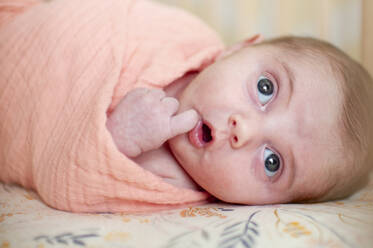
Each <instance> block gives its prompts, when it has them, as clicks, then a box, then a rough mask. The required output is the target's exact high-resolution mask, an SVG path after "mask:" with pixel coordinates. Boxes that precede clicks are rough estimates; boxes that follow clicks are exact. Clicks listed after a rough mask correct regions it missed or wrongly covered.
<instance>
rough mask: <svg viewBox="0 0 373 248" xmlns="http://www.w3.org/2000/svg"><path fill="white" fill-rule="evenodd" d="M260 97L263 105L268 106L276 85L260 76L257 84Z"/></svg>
mask: <svg viewBox="0 0 373 248" xmlns="http://www.w3.org/2000/svg"><path fill="white" fill-rule="evenodd" d="M257 88H258V97H259V101H260V103H261V104H262V105H264V104H266V103H267V102H268V101H269V100H271V98H272V97H273V91H274V85H273V83H272V81H271V80H269V79H268V78H266V77H264V76H260V77H259V79H258V83H257Z"/></svg>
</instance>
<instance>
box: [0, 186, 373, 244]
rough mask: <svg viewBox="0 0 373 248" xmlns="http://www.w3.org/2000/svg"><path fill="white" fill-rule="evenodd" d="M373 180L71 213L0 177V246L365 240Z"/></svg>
mask: <svg viewBox="0 0 373 248" xmlns="http://www.w3.org/2000/svg"><path fill="white" fill-rule="evenodd" d="M372 233H373V187H372V185H371V186H369V187H368V188H367V189H365V190H364V191H362V192H360V193H359V194H357V195H355V196H353V197H352V198H351V199H346V200H343V201H335V202H326V203H318V204H281V205H268V206H243V205H230V204H225V203H214V204H208V205H203V206H193V207H186V208H183V209H174V210H168V211H162V212H158V213H149V214H123V213H116V214H111V213H101V214H73V213H67V212H62V211H57V210H54V209H51V208H49V207H47V206H46V205H44V204H43V203H42V202H41V201H40V199H39V197H38V196H37V194H35V193H34V192H32V191H28V190H25V189H22V188H20V187H18V186H9V185H4V184H0V248H12V247H16V248H22V247H35V248H47V247H53V248H54V247H55V248H59V247H88V248H98V247H110V248H112V247H121V248H123V247H124V248H125V247H128V248H136V247H161V248H180V247H218V248H228V247H231V248H241V247H244V248H248V247H250V248H251V247H335V248H339V247H373V237H372V235H371V234H372Z"/></svg>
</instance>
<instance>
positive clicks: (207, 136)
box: [188, 120, 213, 148]
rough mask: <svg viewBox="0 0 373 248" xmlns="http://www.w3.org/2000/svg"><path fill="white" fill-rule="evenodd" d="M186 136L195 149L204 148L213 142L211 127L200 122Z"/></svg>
mask: <svg viewBox="0 0 373 248" xmlns="http://www.w3.org/2000/svg"><path fill="white" fill-rule="evenodd" d="M188 136H189V141H190V143H191V144H192V145H193V146H195V147H197V148H201V147H204V146H206V145H207V144H209V143H210V142H211V141H212V140H213V135H212V129H211V125H210V124H208V123H207V122H205V121H203V120H200V121H198V123H197V125H196V126H195V127H194V128H193V129H192V130H191V131H190V132H189V134H188Z"/></svg>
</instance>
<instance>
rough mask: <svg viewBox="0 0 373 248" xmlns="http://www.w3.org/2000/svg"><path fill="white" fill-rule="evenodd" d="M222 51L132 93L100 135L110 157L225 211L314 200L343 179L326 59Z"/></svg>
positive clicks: (265, 50) (333, 87) (337, 107)
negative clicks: (201, 192)
mask: <svg viewBox="0 0 373 248" xmlns="http://www.w3.org/2000/svg"><path fill="white" fill-rule="evenodd" d="M255 42H257V39H256V38H254V39H251V40H248V41H247V42H244V43H241V44H240V45H237V46H234V47H232V48H231V49H230V50H227V52H226V53H225V54H224V55H222V56H221V58H219V59H218V60H217V61H216V62H215V63H214V64H212V65H210V66H209V67H207V68H206V69H205V70H203V71H202V72H200V73H198V74H197V73H190V74H188V75H186V76H185V77H183V78H181V79H180V80H178V81H176V82H174V83H172V84H171V85H170V86H169V87H167V88H165V89H164V90H159V89H135V90H133V91H131V92H129V93H128V94H127V95H126V96H125V97H124V98H123V99H122V101H121V102H120V104H119V105H118V106H117V107H116V109H115V110H114V111H113V112H112V113H111V115H110V116H109V118H108V122H107V127H108V129H109V131H110V132H111V134H112V136H113V139H114V141H115V143H116V145H117V146H118V149H119V150H120V151H121V152H123V153H124V154H125V155H127V156H129V157H131V158H133V159H134V160H135V161H136V162H138V163H139V164H140V165H141V166H143V167H144V168H145V169H147V170H149V171H151V172H153V173H154V174H156V175H159V176H161V177H162V178H164V180H166V181H168V182H169V183H172V184H174V185H176V186H179V187H186V188H194V189H197V188H198V187H199V186H200V187H202V188H203V189H205V190H206V191H208V192H209V193H211V194H212V195H214V196H215V197H217V198H219V199H221V200H223V201H227V202H232V203H243V204H269V203H283V202H290V201H293V200H296V199H299V198H301V196H302V195H303V196H304V195H307V196H310V197H311V198H312V197H317V196H320V195H323V194H324V193H326V192H328V191H329V190H330V189H331V188H332V187H333V186H334V184H335V181H336V180H338V178H336V176H335V175H337V174H335V173H333V172H334V170H342V169H343V170H348V169H349V167H348V166H347V165H348V163H349V161H347V160H346V159H344V156H343V153H342V148H341V147H342V143H341V142H342V141H341V135H340V128H339V124H338V116H339V114H340V111H341V105H342V99H343V98H342V94H341V92H340V91H339V90H338V87H337V83H338V82H337V80H339V79H338V78H337V77H336V76H335V74H334V73H333V72H332V69H331V67H330V65H329V63H328V62H327V61H326V59H323V58H317V59H315V60H314V61H311V59H310V58H309V57H307V58H306V56H305V57H302V56H299V57H296V58H295V57H292V56H291V55H288V54H286V53H285V52H284V51H282V50H281V49H280V48H277V47H275V46H268V45H263V46H260V45H259V46H249V45H250V44H252V43H255Z"/></svg>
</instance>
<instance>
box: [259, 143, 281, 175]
mask: <svg viewBox="0 0 373 248" xmlns="http://www.w3.org/2000/svg"><path fill="white" fill-rule="evenodd" d="M263 160H264V171H265V173H266V175H267V176H269V177H273V176H274V175H276V173H277V172H278V171H279V170H280V164H281V162H280V158H279V157H278V156H277V154H275V153H274V152H272V151H271V150H270V149H268V148H265V150H264V159H263Z"/></svg>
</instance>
